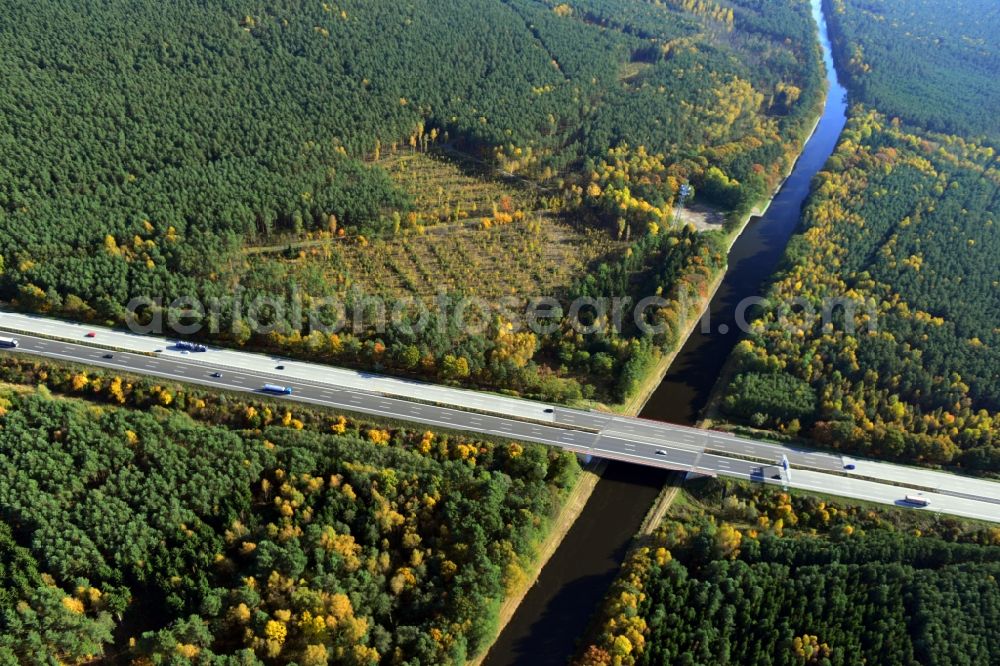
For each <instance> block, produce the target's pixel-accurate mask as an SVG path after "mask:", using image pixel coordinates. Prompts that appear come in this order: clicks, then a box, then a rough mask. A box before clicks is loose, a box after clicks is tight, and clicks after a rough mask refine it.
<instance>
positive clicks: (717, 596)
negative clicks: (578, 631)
mask: <svg viewBox="0 0 1000 666" xmlns="http://www.w3.org/2000/svg"><path fill="white" fill-rule="evenodd" d="M685 488H686V494H685V495H684V496H683V498H682V501H678V502H675V506H674V507H672V508H671V510H670V513H669V514H668V516H667V518H666V519H665V520H664V522H663V523H662V524H661V525H660V527H659V528H658V530H657V531H656V532H655V533H654V535H653V536H652V537H651V539H650V540H649V541H648V542H646V543H643V544H640V545H639V546H638V547H636V548H635V549H634V550H633V551H632V553H631V554H630V555H629V557H628V558H627V560H626V562H625V564H624V565H623V566H622V570H621V572H620V574H619V576H618V578H617V579H616V581H615V583H614V586H613V587H612V588H611V590H610V592H609V594H608V596H607V597H606V598H605V605H604V608H603V609H602V615H601V619H600V621H599V623H598V624H599V626H598V628H597V630H596V631H595V634H594V636H593V638H592V641H591V642H590V643H589V644H588V645H586V647H585V648H584V649H583V650H581V652H580V654H579V655H578V656H577V658H576V660H575V663H576V664H578V665H579V666H601V665H607V664H621V665H631V664H706V665H707V664H774V665H778V664H781V665H787V666H802V665H806V664H815V665H817V666H833V665H835V664H864V663H878V664H885V665H886V666H893V665H897V664H899V665H904V664H906V665H909V664H995V663H997V655H996V651H995V649H994V647H993V645H992V641H991V636H993V635H995V633H996V627H997V626H998V624H1000V587H998V586H997V584H996V578H997V576H998V575H1000V529H998V528H996V527H985V526H982V525H981V524H975V523H966V522H962V521H959V520H953V519H940V518H937V517H931V516H926V515H920V514H916V513H914V512H912V511H910V512H906V511H903V510H900V509H894V508H870V507H866V506H858V505H853V504H848V503H845V502H841V501H839V500H837V501H833V500H828V499H824V498H821V497H818V496H812V495H804V494H795V495H792V496H789V495H788V494H786V493H783V492H781V491H780V490H777V489H768V488H765V487H761V486H750V485H746V484H743V483H740V482H734V481H723V480H717V479H712V480H703V481H700V482H699V483H698V484H695V485H692V484H687V485H686V486H685ZM678 505H679V506H678Z"/></svg>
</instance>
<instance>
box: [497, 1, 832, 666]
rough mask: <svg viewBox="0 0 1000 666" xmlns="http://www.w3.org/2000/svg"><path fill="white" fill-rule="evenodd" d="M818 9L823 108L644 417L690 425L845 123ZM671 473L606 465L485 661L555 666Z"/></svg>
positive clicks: (733, 253) (816, 5)
mask: <svg viewBox="0 0 1000 666" xmlns="http://www.w3.org/2000/svg"><path fill="white" fill-rule="evenodd" d="M812 7H813V16H814V17H815V18H816V22H817V24H818V25H819V35H820V43H821V45H822V48H823V60H824V62H825V64H826V71H827V81H828V84H829V92H828V95H827V99H826V104H825V106H824V108H823V115H822V117H821V118H820V120H819V124H818V125H817V126H816V131H815V132H814V133H813V135H812V137H811V138H810V139H809V141H808V142H807V143H806V145H805V147H804V149H803V151H802V154H801V156H800V157H799V160H798V162H796V164H795V168H794V169H793V170H792V173H791V174H790V175H789V177H788V179H787V180H786V181H785V183H784V184H783V185H782V187H781V189H780V191H779V192H778V194H777V195H776V196H775V198H774V200H773V201H772V202H771V205H770V207H769V208H768V209H767V212H766V213H765V214H764V215H763V216H762V217H760V218H756V219H754V220H751V222H750V223H749V224H748V225H747V227H746V229H745V230H744V231H743V233H742V234H741V235H740V237H739V238H738V239H737V240H736V243H735V244H734V245H733V247H732V249H731V250H730V252H729V268H728V270H727V271H726V275H725V278H724V279H723V282H722V284H721V285H720V287H719V290H718V292H716V294H715V296H714V297H713V299H712V301H711V304H710V305H709V308H708V311H707V312H708V316H707V317H706V318H705V319H703V325H702V326H699V328H698V330H695V331H694V332H693V333H692V334H691V336H690V338H688V340H687V342H686V344H685V345H684V347H683V348H682V349H681V351H680V353H678V355H677V357H676V359H674V362H673V364H672V365H671V367H670V370H669V372H668V373H667V375H666V377H664V379H663V382H662V383H661V384H660V385H659V387H658V388H657V389H656V391H655V392H654V393H653V395H652V396H651V397H650V399H649V401H648V402H647V403H646V406H645V407H644V408H643V410H642V414H641V415H642V416H643V417H644V418H648V419H655V420H659V421H668V422H671V423H680V424H688V425H689V424H692V423H694V422H695V420H696V419H697V417H698V414H699V412H700V411H701V410H702V409H703V408H704V406H705V403H706V401H707V399H708V396H709V393H710V392H711V390H712V387H713V385H714V384H715V381H716V379H717V377H718V375H719V372H720V371H721V370H722V367H723V365H724V364H725V361H726V358H727V356H728V355H729V352H730V351H732V348H733V346H735V344H736V343H737V342H738V341H739V339H740V335H741V333H740V327H739V325H738V321H739V320H738V319H737V317H738V313H737V307H738V306H739V305H740V303H741V302H744V301H745V299H747V298H749V297H753V296H758V295H761V294H762V293H763V292H764V291H765V289H766V281H767V280H768V278H769V277H770V276H771V275H772V274H773V273H774V271H775V269H776V268H777V266H778V262H779V261H780V259H781V256H782V253H783V252H784V249H785V246H786V245H787V243H788V239H789V238H790V237H791V235H792V233H793V232H794V231H795V229H796V228H797V226H798V223H799V217H800V214H801V210H802V204H803V202H804V201H805V199H806V197H807V196H808V195H809V188H810V184H811V182H812V180H813V177H814V176H815V175H816V173H817V172H818V171H819V170H820V169H821V168H822V167H823V165H824V164H825V163H826V160H827V158H829V156H830V154H831V153H832V152H833V149H834V147H835V146H836V144H837V139H838V138H839V136H840V133H841V131H842V130H843V129H844V125H845V123H846V114H847V92H846V90H845V89H844V88H843V86H841V85H840V82H839V81H838V79H837V74H836V70H835V69H834V66H833V58H832V54H831V51H830V43H829V39H828V33H827V27H826V21H825V19H824V17H823V14H822V11H821V9H820V0H812ZM743 316H745V315H740V317H741V318H742V317H743ZM706 322H707V324H706ZM665 476H666V475H665V473H663V472H660V471H658V470H653V469H650V468H645V467H639V466H634V465H628V464H624V463H612V464H611V465H609V467H608V469H607V471H606V472H605V474H604V476H603V478H602V479H601V481H600V482H599V483H598V484H597V487H596V488H595V489H594V492H593V494H592V495H591V497H590V500H589V501H588V502H587V505H586V507H584V510H583V513H582V515H581V517H580V518H579V519H578V520H577V521H576V523H575V524H574V525H573V527H572V528H571V529H570V531H569V533H568V534H567V535H566V538H565V539H564V540H563V542H562V544H560V546H559V548H558V550H556V552H555V553H554V554H553V556H552V559H550V560H549V562H548V564H547V565H546V566H545V567H544V568H543V569H542V572H541V574H540V575H539V577H538V581H537V582H536V584H535V586H534V587H533V588H532V589H531V590H530V591H529V593H528V594H527V596H526V597H525V598H524V601H523V602H522V603H521V606H520V607H519V608H518V610H517V613H516V614H515V615H514V617H513V618H512V619H511V621H510V623H509V624H508V625H507V627H506V628H505V629H504V631H503V632H502V633H501V634H500V637H499V638H498V639H497V642H496V644H495V645H494V646H493V649H491V650H490V653H489V655H487V658H486V660H485V661H484V666H506V665H508V664H517V665H521V664H524V665H526V666H535V665H547V664H553V665H557V664H564V663H565V662H566V661H567V660H568V659H569V658H570V656H572V654H573V653H574V650H575V648H576V643H577V641H578V640H579V638H580V637H581V636H582V635H583V634H584V632H585V630H586V627H587V623H588V621H589V619H590V618H591V616H592V615H593V613H594V612H595V611H596V610H597V609H598V607H599V604H600V603H601V600H602V598H603V596H604V594H605V592H606V591H607V589H608V586H609V585H610V584H611V582H612V581H613V580H614V577H615V575H616V574H617V572H618V567H619V565H620V564H621V561H622V559H623V558H624V555H625V553H626V551H627V549H628V546H629V543H630V542H631V539H632V537H633V536H634V535H635V533H636V532H637V531H638V529H639V526H640V524H641V522H642V519H643V517H644V516H645V514H646V512H647V511H648V509H649V508H650V505H651V503H652V502H653V500H654V499H655V497H656V495H657V494H658V493H659V489H660V486H661V485H662V484H663V482H664V480H665Z"/></svg>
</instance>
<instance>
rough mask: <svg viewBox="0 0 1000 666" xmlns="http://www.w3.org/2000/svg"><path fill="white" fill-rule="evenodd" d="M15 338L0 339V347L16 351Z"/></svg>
mask: <svg viewBox="0 0 1000 666" xmlns="http://www.w3.org/2000/svg"><path fill="white" fill-rule="evenodd" d="M17 344H18V342H17V338H0V347H6V348H7V349H17Z"/></svg>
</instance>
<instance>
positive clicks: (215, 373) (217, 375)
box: [212, 372, 222, 379]
mask: <svg viewBox="0 0 1000 666" xmlns="http://www.w3.org/2000/svg"><path fill="white" fill-rule="evenodd" d="M212 376H213V377H215V378H216V379H218V378H219V377H221V376H222V373H221V372H213V373H212Z"/></svg>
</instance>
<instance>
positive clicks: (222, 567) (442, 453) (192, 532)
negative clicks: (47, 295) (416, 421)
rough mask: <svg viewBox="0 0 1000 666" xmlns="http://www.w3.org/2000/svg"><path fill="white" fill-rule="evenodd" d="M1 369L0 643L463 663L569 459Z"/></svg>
mask: <svg viewBox="0 0 1000 666" xmlns="http://www.w3.org/2000/svg"><path fill="white" fill-rule="evenodd" d="M3 376H4V379H5V380H7V381H11V380H31V379H35V380H38V381H42V382H45V385H43V386H42V387H41V388H39V389H38V390H37V391H30V390H29V391H26V392H20V391H19V392H14V391H11V390H6V391H4V392H3V394H2V396H0V432H2V433H3V436H2V437H0V459H2V461H3V468H4V469H5V470H7V472H6V473H5V475H4V476H3V478H2V479H0V571H2V572H3V574H4V575H3V577H2V586H0V588H2V589H0V655H2V657H3V659H4V660H5V661H8V662H22V663H48V662H50V661H55V660H58V661H59V662H61V663H83V662H87V661H91V660H92V659H95V658H98V657H100V656H101V655H102V654H111V653H113V654H116V655H118V656H117V657H116V658H123V657H127V658H131V659H140V660H144V659H145V660H148V659H152V661H153V662H154V663H166V662H169V663H189V662H191V661H198V662H203V661H212V662H213V663H215V662H216V661H218V660H221V659H223V658H228V659H238V660H239V661H240V663H289V662H296V663H299V664H326V663H328V662H336V663H354V664H373V663H377V662H380V661H382V662H391V663H456V664H458V663H464V662H465V660H466V659H467V658H468V657H469V656H471V655H473V654H475V653H476V651H477V650H479V649H481V648H482V647H483V646H484V644H485V641H487V640H488V639H490V638H491V637H492V635H493V632H495V630H496V625H495V622H496V619H495V613H496V609H497V608H498V605H499V601H500V599H501V598H502V596H503V594H504V592H505V590H506V589H507V588H508V586H509V585H512V584H514V583H515V582H516V581H517V580H519V578H520V577H521V576H523V575H525V574H524V571H525V569H526V565H527V563H528V562H529V561H530V558H531V557H532V556H533V549H534V546H535V544H536V543H537V541H538V539H539V538H540V537H541V535H542V534H543V532H544V529H545V525H546V521H547V519H548V517H549V516H550V515H551V513H552V512H553V510H554V508H555V506H556V504H557V502H558V498H559V494H560V492H561V491H562V490H564V489H566V488H567V487H568V486H569V485H570V483H571V482H572V480H573V478H574V475H575V470H576V469H578V468H577V467H576V463H575V461H574V460H573V458H572V456H571V455H564V454H562V453H558V452H555V451H554V450H551V449H547V448H544V447H537V446H522V445H519V444H516V443H503V444H500V443H495V442H488V441H476V440H473V439H470V438H466V437H460V436H454V435H450V436H449V435H442V434H437V433H434V432H419V431H409V430H403V429H394V428H387V427H385V426H379V425H373V424H365V423H359V422H356V421H353V420H350V419H345V418H343V417H338V416H336V415H331V414H329V413H324V412H321V411H317V410H299V409H297V408H296V407H292V408H291V409H288V408H286V407H284V406H279V405H277V404H275V403H272V402H258V401H249V402H245V401H242V400H240V399H236V398H233V397H231V396H228V397H227V396H225V395H220V394H203V393H201V392H199V391H196V390H187V389H181V388H178V387H174V386H163V385H156V384H153V383H151V382H146V381H144V380H132V379H130V378H122V377H116V376H113V375H109V374H104V373H101V372H86V371H84V370H82V369H81V370H74V369H70V368H64V367H57V366H45V367H42V366H38V365H36V364H32V363H30V362H18V363H12V364H5V365H4V367H3ZM47 386H51V387H53V389H58V390H62V391H66V392H67V393H70V394H73V395H79V396H83V397H85V398H88V399H89V400H99V401H101V402H106V403H110V404H108V405H107V406H103V405H95V404H94V403H92V402H80V401H76V400H68V399H63V398H55V397H53V395H52V394H51V393H50V389H49V388H46V387H47ZM118 405H127V406H118ZM140 407H141V409H137V408H140ZM216 423H220V424H222V423H224V424H226V425H216ZM133 639H134V640H133ZM226 655H228V657H224V656H226Z"/></svg>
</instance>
